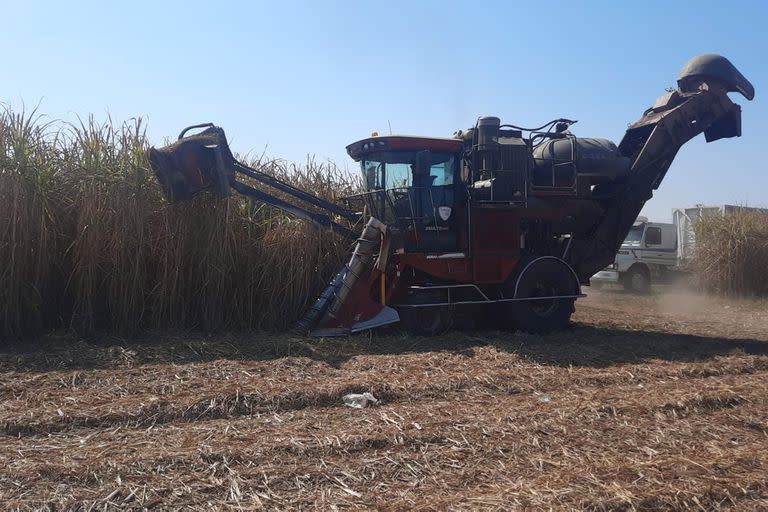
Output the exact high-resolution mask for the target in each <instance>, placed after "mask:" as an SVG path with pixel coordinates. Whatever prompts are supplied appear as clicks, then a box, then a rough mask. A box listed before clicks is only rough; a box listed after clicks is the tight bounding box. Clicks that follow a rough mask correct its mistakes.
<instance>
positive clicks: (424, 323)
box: [397, 292, 453, 336]
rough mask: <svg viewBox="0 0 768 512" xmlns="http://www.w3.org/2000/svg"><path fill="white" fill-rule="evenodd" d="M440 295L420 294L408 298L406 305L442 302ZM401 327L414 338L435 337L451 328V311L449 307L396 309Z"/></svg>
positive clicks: (443, 299)
mask: <svg viewBox="0 0 768 512" xmlns="http://www.w3.org/2000/svg"><path fill="white" fill-rule="evenodd" d="M444 301H445V297H444V296H443V295H442V294H441V293H434V292H433V293H430V292H421V293H418V294H414V295H412V296H411V297H409V298H408V300H407V304H408V305H419V304H431V303H436V302H437V303H439V302H444ZM397 312H398V314H399V315H400V322H401V324H402V326H403V327H404V328H405V329H406V330H407V331H408V332H410V333H411V334H413V335H416V336H437V335H440V334H443V333H445V332H446V331H448V330H449V329H450V328H451V327H453V309H452V308H451V307H450V306H426V307H402V308H397Z"/></svg>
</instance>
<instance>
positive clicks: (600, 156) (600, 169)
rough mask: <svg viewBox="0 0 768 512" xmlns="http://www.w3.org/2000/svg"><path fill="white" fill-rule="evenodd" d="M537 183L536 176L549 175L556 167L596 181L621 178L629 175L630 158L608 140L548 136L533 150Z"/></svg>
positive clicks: (593, 181)
mask: <svg viewBox="0 0 768 512" xmlns="http://www.w3.org/2000/svg"><path fill="white" fill-rule="evenodd" d="M533 160H534V165H535V168H534V182H535V181H536V176H537V175H541V176H550V175H551V174H552V173H553V172H556V170H557V169H560V172H556V174H562V172H563V171H565V170H568V171H570V172H573V173H575V174H577V175H578V176H579V177H589V181H590V182H591V183H593V184H598V183H610V182H612V181H620V180H621V179H622V178H624V177H625V176H627V174H628V173H629V168H630V165H631V161H630V159H629V158H627V157H625V156H621V154H620V153H619V149H618V147H616V144H614V143H613V142H611V141H610V140H608V139H595V138H591V137H573V136H565V137H562V138H557V139H547V140H545V141H544V142H542V143H541V144H539V145H538V146H536V148H534V150H533Z"/></svg>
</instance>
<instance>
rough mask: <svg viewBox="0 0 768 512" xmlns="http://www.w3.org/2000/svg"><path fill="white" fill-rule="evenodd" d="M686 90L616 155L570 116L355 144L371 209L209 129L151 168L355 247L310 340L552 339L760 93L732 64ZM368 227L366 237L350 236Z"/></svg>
mask: <svg viewBox="0 0 768 512" xmlns="http://www.w3.org/2000/svg"><path fill="white" fill-rule="evenodd" d="M677 83H678V88H677V89H675V90H670V91H669V92H667V93H665V94H663V95H662V96H661V97H659V98H658V99H657V100H656V102H655V103H654V104H653V106H652V107H650V108H649V109H647V110H646V111H645V112H644V113H643V115H642V117H640V119H639V120H638V121H636V122H634V123H632V124H631V125H630V126H629V128H628V129H627V131H626V134H625V135H624V138H623V139H622V140H621V142H620V143H619V145H618V146H616V145H615V144H614V143H613V142H611V141H609V140H606V139H597V138H584V137H577V136H576V135H574V134H573V133H572V132H571V131H570V127H571V125H572V124H573V123H575V121H571V120H568V119H556V120H554V121H551V122H549V123H547V124H545V125H543V126H540V127H537V128H522V127H519V126H515V125H511V124H502V122H501V121H500V120H499V118H497V117H481V118H479V119H478V121H477V123H476V124H475V126H474V127H472V128H470V129H468V130H466V131H458V132H456V133H455V134H454V136H453V137H449V138H434V137H412V136H399V135H390V136H372V137H369V138H366V139H363V140H359V141H357V142H354V143H352V144H350V145H349V146H347V152H348V153H349V155H350V156H351V157H352V158H353V159H354V160H355V161H358V162H360V165H361V170H362V174H363V180H364V184H365V192H364V193H362V194H359V195H358V196H356V197H354V198H350V199H357V200H362V201H363V202H364V204H365V208H364V212H363V213H355V212H353V211H351V210H349V209H348V208H344V207H341V206H339V205H337V204H334V203H331V202H328V201H325V200H323V199H320V198H318V197H316V196H314V195H312V194H309V193H307V192H305V191H302V190H299V189H297V188H296V187H293V186H292V185H290V184H288V183H285V182H282V181H279V180H277V179H275V178H274V177H272V176H270V175H268V174H264V173H262V172H259V171H258V170H256V169H253V168H250V167H248V166H247V165H244V164H243V163H241V162H239V161H237V160H236V159H235V158H234V156H233V155H232V153H231V151H230V149H229V147H228V145H227V141H226V137H225V136H224V131H223V130H222V129H221V128H218V127H216V126H214V125H212V124H205V125H197V126H193V127H189V128H187V129H185V130H184V131H183V132H182V133H181V135H180V136H179V140H178V141H177V142H175V143H174V144H172V145H170V146H167V147H165V148H161V149H155V148H153V149H152V150H151V152H150V162H151V165H152V167H153V169H154V171H155V173H156V175H157V177H158V180H159V181H160V183H161V185H162V188H163V191H164V193H165V195H166V197H167V199H168V200H169V201H171V202H174V201H179V200H185V199H188V198H190V197H192V196H193V195H194V194H196V193H198V192H200V191H203V190H211V191H213V192H215V193H217V194H219V195H222V196H226V195H229V194H230V193H231V190H232V189H234V190H235V191H237V192H239V193H242V194H245V195H247V196H250V197H252V198H254V199H255V200H260V201H264V202H266V203H269V204H271V205H273V206H275V207H277V208H280V209H282V210H284V211H286V212H288V213H289V214H291V215H294V216H296V217H299V218H302V219H306V220H309V221H311V222H314V223H316V224H318V225H320V226H323V227H325V228H329V229H331V230H333V231H335V232H337V233H339V234H340V235H342V236H347V237H352V238H356V239H357V242H356V244H355V247H354V250H353V251H352V254H351V256H350V259H349V262H348V263H347V264H346V265H345V266H344V267H343V268H342V269H341V271H340V272H339V273H338V274H337V275H336V276H335V278H334V279H333V280H332V281H331V283H330V284H329V286H328V287H327V289H326V290H325V291H324V292H323V293H322V295H321V296H320V297H319V298H318V299H317V301H316V302H315V303H314V305H313V306H312V307H311V308H310V309H309V310H308V311H307V313H306V315H305V316H304V318H302V319H301V321H300V322H299V328H300V329H301V330H303V331H305V332H311V333H312V334H314V335H321V336H330V335H341V334H349V333H353V332H358V331H361V330H365V329H370V328H374V327H378V326H382V325H386V324H392V323H395V322H398V321H400V322H402V323H403V324H404V325H405V327H406V328H408V329H409V330H411V331H413V332H416V333H419V334H437V333H440V332H442V331H445V330H446V329H448V328H450V327H451V326H452V325H453V323H454V321H455V319H456V318H457V316H460V315H462V314H463V313H465V312H469V313H470V314H469V315H465V316H471V317H474V318H479V315H481V314H482V313H483V312H491V313H492V314H493V317H494V318H498V319H503V320H504V321H505V322H507V323H508V324H509V326H510V327H512V328H515V329H521V330H524V331H529V332H548V331H552V330H556V329H560V328H562V327H564V326H565V325H567V323H568V321H569V319H570V316H571V313H572V312H573V310H574V302H575V300H576V299H577V298H578V297H581V296H583V294H582V292H581V286H582V285H584V284H589V278H590V276H592V275H593V274H594V273H595V272H597V271H598V270H600V269H602V268H604V267H605V266H606V265H608V264H610V263H611V262H612V261H613V259H614V257H615V255H616V251H617V250H618V249H619V246H620V245H621V242H622V240H624V238H625V236H626V234H627V232H628V231H629V229H630V228H631V227H632V224H633V222H634V221H635V218H636V217H637V215H638V214H639V213H640V210H641V209H642V207H643V205H644V204H645V202H646V201H648V200H649V199H650V198H651V197H652V195H653V190H655V189H656V188H658V187H659V185H660V184H661V181H662V179H663V178H664V175H665V174H666V172H667V170H668V169H669V167H670V165H671V164H672V160H673V159H674V158H675V155H676V154H677V151H678V150H679V149H680V147H681V146H682V145H683V144H685V143H686V142H687V141H689V140H690V139H692V138H693V137H695V136H696V135H698V134H700V133H702V132H703V133H704V136H705V138H706V140H707V142H712V141H715V140H718V139H721V138H726V137H737V136H740V135H741V108H740V107H739V106H738V105H737V104H735V103H733V102H732V101H731V100H730V98H729V97H728V94H727V93H729V92H739V93H741V94H742V95H743V96H744V97H746V98H747V99H748V100H751V99H752V98H753V97H754V88H753V87H752V85H751V84H750V83H749V81H748V80H747V79H746V78H744V76H743V75H742V74H741V73H740V72H739V71H738V70H737V69H736V68H735V67H734V66H733V65H732V64H731V63H730V61H728V59H726V58H724V57H722V56H719V55H713V54H709V55H701V56H699V57H696V58H694V59H692V60H691V61H690V62H688V64H686V65H685V67H684V68H683V70H682V72H681V73H680V77H679V79H678V82H677ZM199 128H204V129H203V130H202V131H200V132H198V133H196V134H193V135H186V134H187V132H188V131H189V130H190V129H199ZM238 176H246V177H249V178H250V179H251V180H254V181H256V182H259V183H261V184H263V185H267V186H270V187H272V188H275V189H277V190H280V191H281V192H283V193H285V194H288V195H290V196H292V197H294V198H296V199H297V200H299V201H303V202H306V203H308V204H311V205H313V207H311V208H306V207H302V206H298V205H297V204H295V203H292V202H288V201H285V200H283V199H281V198H279V197H275V196H274V195H272V194H269V193H267V192H265V191H264V190H262V189H260V188H255V187H253V186H251V185H250V184H248V183H244V182H242V181H238V180H237V177H238ZM348 204H349V203H348ZM318 210H322V211H323V212H324V213H319V212H318ZM361 217H363V219H362V220H364V221H365V224H364V226H365V227H364V228H363V230H362V233H359V234H358V233H355V232H353V231H352V230H351V228H350V226H352V225H353V223H355V222H357V221H359V220H361Z"/></svg>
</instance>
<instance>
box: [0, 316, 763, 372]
mask: <svg viewBox="0 0 768 512" xmlns="http://www.w3.org/2000/svg"><path fill="white" fill-rule="evenodd" d="M487 345H490V346H493V347H495V348H497V349H498V350H500V351H506V352H513V353H517V354H519V355H521V356H523V357H526V358H528V359H530V360H532V361H535V362H538V363H541V364H552V365H558V366H569V365H573V366H592V367H605V366H610V365H614V364H621V363H637V362H642V361H646V360H651V359H661V360H668V361H698V360H706V359H710V358H713V357H717V356H720V355H725V354H729V353H734V352H742V353H745V354H750V355H768V341H766V340H758V339H730V338H721V337H707V336H696V335H690V334H678V333H668V332H656V331H637V330H631V329H622V328H616V327H603V326H595V325H590V324H579V323H576V324H574V325H573V326H571V328H569V329H568V330H566V331H563V332H559V333H556V334H550V335H545V336H537V335H530V334H524V333H509V332H501V331H479V332H478V331H474V332H450V333H447V334H445V335H443V336H440V337H434V338H424V337H413V336H410V335H407V334H404V333H402V332H398V331H395V330H390V331H385V332H381V333H374V334H368V335H359V336H354V337H349V338H335V339H312V338H303V337H295V336H293V337H292V336H289V335H286V334H275V333H255V334H217V335H203V334H199V333H185V334H173V335H171V334H168V333H163V334H157V335H146V336H144V337H143V338H139V339H131V340H126V339H121V338H115V337H109V336H103V337H97V338H92V339H75V338H72V337H59V338H56V337H46V338H42V339H40V340H37V341H33V342H24V343H14V344H5V345H2V346H0V371H4V372H8V371H26V372H48V371H55V370H83V369H109V368H126V367H128V368H130V367H136V366H141V365H147V364H189V363H199V362H208V361H215V360H220V359H226V360H269V359H278V358H282V357H309V358H311V359H315V360H320V361H324V362H326V363H328V364H329V365H332V366H335V367H338V366H341V365H342V364H343V363H344V362H346V361H348V360H349V359H350V358H352V357H355V356H359V355H365V354H402V353H419V352H454V353H460V354H462V355H465V356H468V357H471V356H472V355H473V353H474V349H475V348H476V347H479V346H487Z"/></svg>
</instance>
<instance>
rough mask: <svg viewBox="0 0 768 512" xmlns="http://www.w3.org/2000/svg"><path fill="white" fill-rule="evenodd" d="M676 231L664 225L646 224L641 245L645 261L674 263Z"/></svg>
mask: <svg viewBox="0 0 768 512" xmlns="http://www.w3.org/2000/svg"><path fill="white" fill-rule="evenodd" d="M676 238H677V237H676V233H675V232H674V230H673V229H665V228H664V226H652V225H651V226H647V227H646V228H645V234H644V237H643V244H642V247H641V251H640V252H641V254H642V260H643V261H644V262H645V263H648V264H652V265H660V266H671V265H674V264H675V259H676V255H677V244H676Z"/></svg>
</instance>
